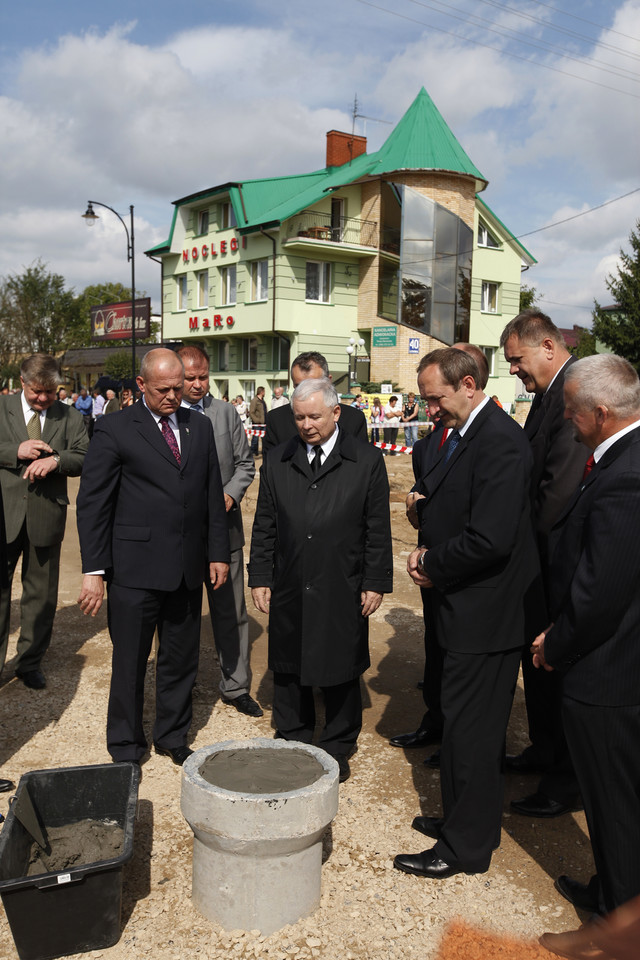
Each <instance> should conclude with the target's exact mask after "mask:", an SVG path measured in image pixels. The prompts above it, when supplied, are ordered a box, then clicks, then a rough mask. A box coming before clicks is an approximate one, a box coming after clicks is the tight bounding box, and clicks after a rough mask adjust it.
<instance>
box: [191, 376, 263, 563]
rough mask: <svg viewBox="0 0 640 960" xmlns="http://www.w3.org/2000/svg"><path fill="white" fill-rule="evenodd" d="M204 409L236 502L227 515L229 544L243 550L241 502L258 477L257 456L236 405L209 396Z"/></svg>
mask: <svg viewBox="0 0 640 960" xmlns="http://www.w3.org/2000/svg"><path fill="white" fill-rule="evenodd" d="M203 406H204V412H205V414H206V416H207V417H208V418H209V420H211V425H212V426H213V436H214V438H215V442H216V451H217V454H218V463H219V464H220V476H221V477H222V486H223V489H224V492H225V493H226V494H228V495H229V496H230V497H232V498H233V500H235V502H236V506H235V507H232V508H231V510H229V512H228V513H227V523H228V526H229V544H230V547H231V550H240V549H242V547H243V546H244V530H243V527H242V511H241V509H240V502H241V500H242V498H243V497H244V495H245V493H246V491H247V488H248V487H249V486H250V484H251V481H252V480H253V478H254V476H255V474H256V467H255V463H254V460H253V455H252V453H251V449H250V447H249V442H248V440H247V435H246V433H245V432H244V427H243V426H242V420H241V419H240V417H239V416H238V413H237V412H236V410H235V407H234V406H233V405H232V404H230V403H225V402H224V400H216V399H215V398H214V397H212V396H210V395H207V396H206V397H205V398H204V401H203Z"/></svg>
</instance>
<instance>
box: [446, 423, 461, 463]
mask: <svg viewBox="0 0 640 960" xmlns="http://www.w3.org/2000/svg"><path fill="white" fill-rule="evenodd" d="M461 440H462V437H461V436H460V434H459V433H458V431H457V430H452V431H451V436H450V437H449V443H448V445H447V449H446V450H445V452H444V462H445V463H446V462H447V460H449V458H450V457H451V456H452V454H453V451H454V450H455V448H456V447H457V446H458V444H459V443H460V441H461Z"/></svg>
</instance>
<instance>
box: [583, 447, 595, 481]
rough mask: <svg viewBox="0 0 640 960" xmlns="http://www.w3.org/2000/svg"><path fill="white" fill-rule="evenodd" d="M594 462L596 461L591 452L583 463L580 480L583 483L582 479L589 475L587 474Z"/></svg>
mask: <svg viewBox="0 0 640 960" xmlns="http://www.w3.org/2000/svg"><path fill="white" fill-rule="evenodd" d="M595 463H596V461H595V460H594V459H593V454H591V456H590V457H589V459H588V460H587V462H586V463H585V465H584V473H583V474H582V482H583V483H584V481H585V480H586V479H587V477H588V476H589V474H590V473H591V471H592V470H593V468H594V466H595Z"/></svg>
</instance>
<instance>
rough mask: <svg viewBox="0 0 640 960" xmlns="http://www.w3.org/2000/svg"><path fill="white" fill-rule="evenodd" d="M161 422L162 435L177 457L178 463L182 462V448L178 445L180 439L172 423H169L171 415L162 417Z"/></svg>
mask: <svg viewBox="0 0 640 960" xmlns="http://www.w3.org/2000/svg"><path fill="white" fill-rule="evenodd" d="M160 423H161V425H162V436H163V437H164V438H165V440H166V441H167V444H168V446H169V449H170V450H171V453H172V454H173V455H174V457H175V458H176V461H177V463H178V464H180V463H181V459H180V448H179V446H178V441H177V440H176V435H175V433H174V432H173V430H172V429H171V424H170V423H169V417H160Z"/></svg>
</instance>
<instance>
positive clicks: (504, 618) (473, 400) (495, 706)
mask: <svg viewBox="0 0 640 960" xmlns="http://www.w3.org/2000/svg"><path fill="white" fill-rule="evenodd" d="M419 371H420V372H419V374H418V386H419V388H420V394H421V396H422V398H423V399H424V400H426V402H427V405H428V408H429V413H430V414H431V416H432V417H434V418H436V419H438V418H439V419H440V420H441V421H442V423H443V426H444V427H447V428H450V429H451V435H450V437H449V440H448V448H447V450H446V452H445V454H444V455H443V456H442V457H440V458H439V459H438V460H437V461H436V462H435V464H434V466H433V467H432V469H431V470H430V471H429V472H428V473H427V475H426V476H424V477H423V485H424V490H425V499H423V500H420V502H419V504H418V515H419V518H420V526H421V541H422V543H423V544H424V546H421V547H418V548H417V549H416V550H414V551H413V552H412V554H411V555H410V557H409V561H408V564H407V569H408V571H409V574H410V576H411V578H412V579H413V581H414V582H415V583H416V584H418V586H420V587H423V588H425V589H426V590H428V591H430V594H431V604H432V605H433V609H432V620H433V623H434V625H435V631H436V638H437V640H438V643H439V644H440V646H441V648H442V650H443V652H444V662H443V671H442V689H441V702H442V714H443V718H444V729H443V735H442V750H441V761H440V769H441V789H442V804H443V816H442V818H437V817H428V816H427V817H423V816H421V817H416V818H415V820H414V821H413V827H414V829H416V830H418V831H419V832H421V833H424V834H426V835H427V836H429V837H433V838H434V839H435V840H436V841H437V842H436V844H435V846H434V847H433V848H432V849H430V850H424V851H423V852H422V853H418V854H399V855H398V856H397V857H396V858H395V860H394V866H395V867H396V868H397V869H399V870H403V871H405V872H406V873H413V874H416V875H418V876H422V877H432V878H443V877H450V876H453V875H454V874H456V873H459V872H461V871H464V872H466V873H482V872H484V871H485V870H487V869H488V867H489V864H490V862H491V855H492V851H493V850H494V849H495V848H496V847H497V846H498V845H499V842H500V821H501V817H502V794H503V773H502V770H503V760H504V738H505V733H506V729H507V722H508V720H509V712H510V709H511V703H512V700H513V693H514V690H515V685H516V680H517V676H518V667H519V662H520V655H521V652H522V644H523V642H524V638H525V624H526V618H525V607H526V603H527V602H529V601H531V602H535V599H536V597H535V596H534V593H535V589H536V586H537V581H538V576H539V568H538V559H537V555H536V550H535V543H534V539H533V530H532V526H531V512H530V504H529V472H530V470H531V452H530V450H529V445H528V443H527V439H526V437H525V436H524V434H523V432H522V430H521V429H520V427H519V426H518V425H517V424H516V423H514V421H513V420H512V419H511V418H510V417H509V416H507V414H505V413H504V411H503V410H501V409H500V408H499V407H498V406H497V405H496V404H495V403H493V402H492V400H491V399H490V398H489V397H487V396H485V394H484V393H483V392H482V390H480V389H479V386H478V384H479V380H480V374H479V372H478V366H477V364H476V362H475V360H474V359H473V357H471V356H469V355H468V354H466V353H463V352H462V351H461V350H456V349H454V348H446V349H442V350H435V351H433V352H432V353H430V354H427V356H426V357H423V359H422V361H421V363H420V367H419Z"/></svg>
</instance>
